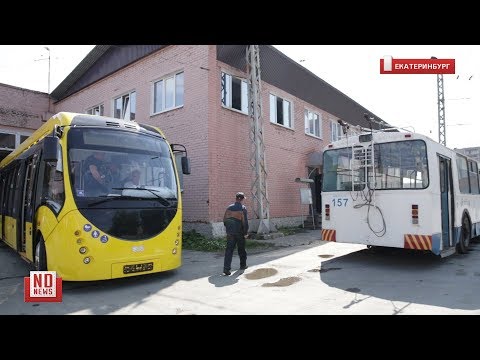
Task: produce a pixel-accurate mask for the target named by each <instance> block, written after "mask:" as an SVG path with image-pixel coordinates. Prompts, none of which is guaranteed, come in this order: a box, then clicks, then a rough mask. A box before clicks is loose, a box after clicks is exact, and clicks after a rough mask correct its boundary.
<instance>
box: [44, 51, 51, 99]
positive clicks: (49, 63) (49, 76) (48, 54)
mask: <svg viewBox="0 0 480 360" xmlns="http://www.w3.org/2000/svg"><path fill="white" fill-rule="evenodd" d="M45 49H46V50H47V51H48V91H47V93H48V94H49V95H50V49H49V48H48V47H46V46H45Z"/></svg>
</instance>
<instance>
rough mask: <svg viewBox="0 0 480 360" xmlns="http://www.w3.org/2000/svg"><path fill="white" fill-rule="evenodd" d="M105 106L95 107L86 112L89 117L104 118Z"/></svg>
mask: <svg viewBox="0 0 480 360" xmlns="http://www.w3.org/2000/svg"><path fill="white" fill-rule="evenodd" d="M103 110H104V107H103V104H100V105H98V106H94V107H92V108H90V109H88V110H87V111H86V113H87V114H89V115H100V116H103Z"/></svg>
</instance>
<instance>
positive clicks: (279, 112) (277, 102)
mask: <svg viewBox="0 0 480 360" xmlns="http://www.w3.org/2000/svg"><path fill="white" fill-rule="evenodd" d="M270 122H272V123H275V124H280V125H283V126H286V127H288V128H292V127H293V126H292V105H291V103H290V101H287V100H285V99H282V98H281V97H278V96H275V95H272V94H270Z"/></svg>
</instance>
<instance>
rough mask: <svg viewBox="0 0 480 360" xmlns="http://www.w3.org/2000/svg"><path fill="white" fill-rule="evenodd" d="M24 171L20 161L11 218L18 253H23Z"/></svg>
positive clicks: (23, 162)
mask: <svg viewBox="0 0 480 360" xmlns="http://www.w3.org/2000/svg"><path fill="white" fill-rule="evenodd" d="M25 169H26V164H25V161H24V160H21V161H20V162H19V164H18V168H17V173H16V179H15V195H14V197H13V218H14V225H15V226H14V234H13V235H14V237H13V241H14V242H15V248H16V250H17V251H18V252H21V253H22V252H24V250H23V249H22V227H23V196H24V194H25V190H24V187H25Z"/></svg>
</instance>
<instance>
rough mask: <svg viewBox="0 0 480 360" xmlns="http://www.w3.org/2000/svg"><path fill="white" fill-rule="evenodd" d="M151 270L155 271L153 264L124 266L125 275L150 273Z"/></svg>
mask: <svg viewBox="0 0 480 360" xmlns="http://www.w3.org/2000/svg"><path fill="white" fill-rule="evenodd" d="M150 270H153V262H149V263H144V264H134V265H124V266H123V273H124V274H132V273H137V272H143V271H150Z"/></svg>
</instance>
